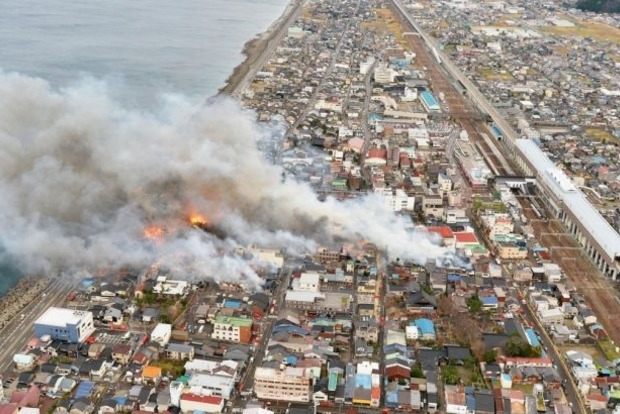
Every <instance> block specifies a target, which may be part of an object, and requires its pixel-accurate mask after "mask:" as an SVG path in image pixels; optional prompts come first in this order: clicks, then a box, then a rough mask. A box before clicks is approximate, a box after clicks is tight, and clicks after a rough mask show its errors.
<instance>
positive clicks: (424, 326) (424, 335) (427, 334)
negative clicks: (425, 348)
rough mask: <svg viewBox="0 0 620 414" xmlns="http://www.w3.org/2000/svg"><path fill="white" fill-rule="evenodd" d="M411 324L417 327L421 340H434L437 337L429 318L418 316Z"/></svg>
mask: <svg viewBox="0 0 620 414" xmlns="http://www.w3.org/2000/svg"><path fill="white" fill-rule="evenodd" d="M413 324H414V325H415V327H416V328H417V329H418V333H419V339H421V340H423V341H434V340H435V339H436V338H437V334H436V332H435V324H434V323H433V321H431V320H430V319H427V318H419V319H416V320H415V321H413Z"/></svg>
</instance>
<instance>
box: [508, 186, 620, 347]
mask: <svg viewBox="0 0 620 414" xmlns="http://www.w3.org/2000/svg"><path fill="white" fill-rule="evenodd" d="M519 201H520V203H521V206H522V208H523V213H524V214H525V216H526V217H527V218H528V221H529V223H530V225H531V226H532V228H533V230H534V235H535V236H536V238H537V240H538V241H539V243H540V244H541V245H542V246H543V247H546V248H547V249H548V250H549V254H550V256H551V259H552V260H553V261H554V262H555V263H557V264H558V265H559V266H560V267H561V268H562V270H563V271H564V274H565V275H566V278H567V279H568V280H569V282H570V284H571V285H572V286H574V287H575V288H576V289H577V292H578V293H579V294H580V295H581V296H582V297H583V298H584V299H585V301H586V303H587V304H588V305H589V306H590V307H591V309H592V311H593V312H594V314H595V315H596V316H597V319H598V322H599V323H601V324H602V325H603V326H604V327H605V330H606V331H607V334H608V335H609V337H610V339H612V340H613V341H614V342H615V343H616V344H620V318H618V316H617V315H619V314H620V302H618V299H617V298H618V295H617V290H616V289H615V288H614V286H612V284H611V283H610V281H609V280H608V279H605V278H604V277H603V275H601V273H600V272H599V271H598V269H597V268H596V267H595V266H594V264H593V263H592V261H591V260H590V259H589V258H588V257H587V256H586V254H585V253H584V251H583V249H581V248H580V246H579V244H578V243H577V240H575V238H574V237H573V236H572V235H570V234H568V233H567V232H566V229H565V228H564V226H563V224H562V223H561V222H560V221H559V220H555V219H550V220H541V219H539V218H538V217H537V215H536V214H535V212H534V210H533V209H532V208H531V206H530V202H531V201H530V200H526V199H524V198H520V199H519Z"/></svg>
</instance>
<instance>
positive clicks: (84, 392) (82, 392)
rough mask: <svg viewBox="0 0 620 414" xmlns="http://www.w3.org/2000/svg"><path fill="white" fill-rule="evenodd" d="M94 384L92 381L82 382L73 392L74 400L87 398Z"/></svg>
mask: <svg viewBox="0 0 620 414" xmlns="http://www.w3.org/2000/svg"><path fill="white" fill-rule="evenodd" d="M94 386H95V383H94V382H92V381H82V382H81V383H80V385H78V387H77V390H76V391H75V398H84V397H89V396H90V393H91V392H92V390H93V387H94Z"/></svg>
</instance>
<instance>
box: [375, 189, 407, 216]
mask: <svg viewBox="0 0 620 414" xmlns="http://www.w3.org/2000/svg"><path fill="white" fill-rule="evenodd" d="M381 195H382V196H383V202H384V203H385V206H386V207H387V208H388V209H390V210H391V211H394V212H398V211H403V210H406V211H413V209H414V207H415V197H412V196H408V195H407V193H405V192H404V191H403V190H402V189H400V188H397V189H385V190H383V191H382V192H381Z"/></svg>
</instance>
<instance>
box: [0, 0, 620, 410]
mask: <svg viewBox="0 0 620 414" xmlns="http://www.w3.org/2000/svg"><path fill="white" fill-rule="evenodd" d="M619 25H620V19H619V18H618V16H615V17H614V16H613V15H602V14H594V13H591V12H583V11H578V10H576V9H571V8H568V7H567V6H566V5H565V4H564V3H561V2H556V1H552V2H538V1H534V2H521V1H517V0H493V1H488V2H483V3H480V2H469V1H467V0H450V1H448V0H440V1H437V2H429V1H426V0H421V1H411V0H385V1H384V0H341V1H333V0H313V1H293V2H292V3H291V4H290V5H289V7H288V8H287V9H286V11H285V14H284V15H283V16H282V17H281V18H280V19H279V20H278V22H277V24H276V25H274V26H272V27H271V28H270V30H269V32H268V33H266V34H265V35H264V36H263V37H262V38H259V39H256V40H255V41H254V42H252V43H251V45H250V48H249V55H248V59H247V61H246V62H245V63H244V64H243V65H241V66H240V67H239V68H238V69H237V70H236V71H235V73H234V74H233V76H232V77H231V79H230V80H229V84H228V85H226V87H225V88H224V89H223V90H222V94H224V95H230V96H232V97H233V98H234V99H236V100H237V101H238V102H239V103H240V104H241V105H242V106H243V107H244V108H247V109H248V110H251V111H252V113H253V114H254V115H255V117H256V120H257V122H259V123H265V124H270V125H271V124H275V125H278V126H279V127H280V129H281V131H282V133H281V134H280V135H278V136H277V137H275V138H274V139H273V142H269V143H265V142H261V143H260V144H261V145H262V146H263V147H264V148H263V149H264V152H265V157H267V158H268V159H269V160H270V161H271V162H273V163H274V164H276V165H278V166H280V167H281V169H282V181H287V180H296V181H300V182H304V183H307V184H308V186H310V187H311V188H312V189H313V190H314V191H315V192H316V196H317V197H318V198H319V199H320V200H333V199H335V200H339V201H342V202H355V201H356V200H358V199H362V198H365V197H375V198H376V199H378V200H380V202H381V204H382V206H383V207H384V209H385V211H386V213H389V214H393V215H394V219H395V220H398V223H399V225H400V226H402V228H404V229H406V230H407V232H410V233H411V234H419V237H425V238H428V239H430V240H432V241H433V243H434V244H436V245H437V246H441V248H442V249H445V251H447V252H449V255H448V256H447V258H442V259H437V260H428V261H426V262H425V263H419V262H413V261H409V260H406V259H404V258H402V257H397V256H396V255H395V254H394V252H391V251H390V250H389V249H387V248H386V247H385V246H381V245H377V244H373V243H370V242H368V241H367V240H366V239H365V238H364V234H361V235H360V237H359V238H358V239H355V240H341V241H340V243H339V244H335V245H322V246H320V247H318V248H317V249H316V250H315V251H312V252H308V253H307V254H298V253H296V254H292V253H290V252H287V251H285V250H283V249H276V248H273V246H262V245H248V246H244V247H238V248H237V249H236V250H235V252H234V253H235V254H236V255H237V256H238V257H239V260H246V261H247V263H249V264H250V265H251V266H253V269H254V271H255V272H256V274H257V275H258V276H259V277H260V278H261V282H262V286H261V288H260V289H258V288H255V287H253V286H250V285H248V284H244V283H243V281H239V280H227V278H226V276H225V275H224V276H223V277H220V278H219V279H218V281H214V280H208V279H205V280H196V279H195V278H182V277H179V275H176V274H174V273H173V272H171V271H170V269H167V268H166V267H165V266H161V265H160V264H159V263H153V264H152V266H150V267H147V268H138V269H120V270H118V269H114V270H109V269H101V271H100V272H99V273H98V274H96V275H89V276H88V277H85V278H81V279H80V280H72V281H71V282H68V281H67V280H64V279H63V278H62V277H61V276H58V275H45V277H43V278H38V279H37V278H33V279H27V280H24V281H23V282H21V283H20V284H18V286H16V287H15V288H14V289H13V291H12V292H11V293H10V294H9V295H8V296H7V297H6V298H4V299H3V302H2V307H1V308H0V313H1V315H0V316H2V317H1V318H0V329H2V330H1V331H0V375H1V379H0V383H1V385H2V387H1V388H0V414H17V413H20V414H51V413H69V414H111V413H129V412H131V413H132V414H144V413H171V414H177V413H243V414H316V413H321V414H331V413H347V414H389V413H398V412H403V413H412V412H413V413H418V412H419V413H435V412H436V413H450V414H469V413H483V414H485V413H493V414H495V413H514V414H534V413H555V414H569V413H584V414H585V413H616V412H620V405H618V404H619V403H620V376H619V373H620V347H619V346H620V318H618V315H620V294H619V291H618V288H619V286H618V284H617V279H618V274H619V273H620V234H619V233H618V230H619V229H620V208H619V206H618V198H617V194H618V191H619V190H620V164H618V151H619V146H618V142H619V141H618V140H620V118H619V116H620V114H619V113H618V110H619V109H618V108H620V78H619V77H618V76H617V74H618V71H619V70H620V28H619ZM186 225H187V227H188V228H190V229H191V230H192V231H198V232H206V233H209V234H211V235H212V236H213V237H218V238H225V237H226V235H225V234H220V233H219V231H218V229H216V228H213V227H210V225H209V224H208V223H207V221H206V220H205V219H203V218H201V217H199V216H192V217H188V219H187V223H186ZM144 237H145V238H148V239H153V240H156V239H157V238H160V237H165V236H164V235H162V234H160V232H158V231H157V229H146V230H145V234H144ZM406 248H407V246H403V249H406ZM616 344H618V345H619V346H617V345H616Z"/></svg>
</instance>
